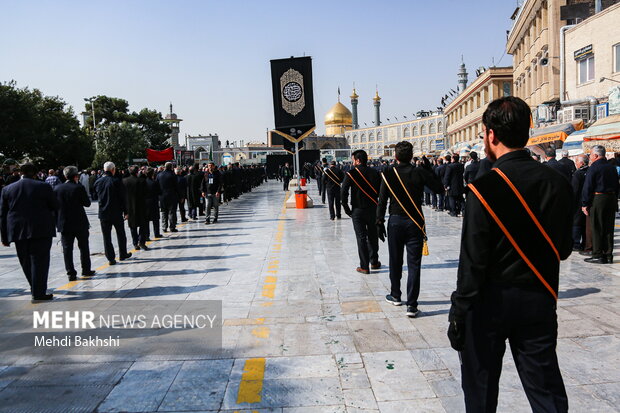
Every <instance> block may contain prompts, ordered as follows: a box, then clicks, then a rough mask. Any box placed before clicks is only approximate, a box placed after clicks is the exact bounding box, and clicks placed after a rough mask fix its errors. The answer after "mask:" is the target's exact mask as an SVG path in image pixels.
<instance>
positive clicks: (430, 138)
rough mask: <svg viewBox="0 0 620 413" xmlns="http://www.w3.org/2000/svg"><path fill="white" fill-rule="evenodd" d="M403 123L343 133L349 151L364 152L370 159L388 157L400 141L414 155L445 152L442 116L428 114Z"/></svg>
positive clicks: (440, 114)
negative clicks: (409, 144) (411, 146)
mask: <svg viewBox="0 0 620 413" xmlns="http://www.w3.org/2000/svg"><path fill="white" fill-rule="evenodd" d="M428 115H429V116H424V117H418V118H416V119H412V120H409V121H406V122H398V123H390V124H386V125H381V126H378V127H371V128H361V129H353V130H350V131H347V132H345V137H346V139H347V142H348V143H349V146H350V147H351V149H352V150H356V149H364V150H365V151H366V152H367V153H368V155H369V156H370V157H371V158H374V159H377V158H379V157H381V156H392V155H393V154H394V153H393V152H394V149H393V148H394V146H395V145H396V144H397V143H398V142H400V141H403V140H406V141H409V142H411V144H412V145H413V151H414V154H416V155H418V156H419V155H422V154H432V153H435V152H436V151H441V150H443V149H444V148H445V141H444V130H445V119H444V115H443V114H442V113H428Z"/></svg>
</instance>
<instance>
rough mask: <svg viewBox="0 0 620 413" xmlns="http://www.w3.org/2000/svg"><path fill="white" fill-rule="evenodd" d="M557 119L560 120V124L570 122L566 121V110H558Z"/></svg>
mask: <svg viewBox="0 0 620 413" xmlns="http://www.w3.org/2000/svg"><path fill="white" fill-rule="evenodd" d="M557 119H558V123H564V122H569V121H566V120H564V110H558V113H557Z"/></svg>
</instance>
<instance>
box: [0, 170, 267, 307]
mask: <svg viewBox="0 0 620 413" xmlns="http://www.w3.org/2000/svg"><path fill="white" fill-rule="evenodd" d="M265 179H266V176H265V168H264V167H263V166H262V165H261V166H257V165H251V166H240V165H239V164H238V163H237V164H234V165H228V166H227V167H219V168H218V167H217V166H216V165H215V163H213V162H211V163H209V164H208V165H203V167H200V166H199V165H198V164H196V165H193V166H191V167H180V166H179V167H175V165H173V163H172V162H167V163H166V164H165V165H162V166H160V167H158V168H152V167H147V166H142V167H138V166H130V167H129V168H127V169H126V170H117V168H116V166H115V165H114V163H112V162H106V163H105V164H104V165H103V169H102V170H101V171H83V172H82V173H80V172H79V171H78V169H77V168H76V167H75V166H67V167H63V168H62V170H61V171H60V172H58V171H55V170H53V169H52V170H49V171H48V172H47V173H45V172H44V171H37V170H36V169H35V166H34V165H33V164H31V163H26V164H24V165H22V166H21V167H20V168H19V169H17V168H16V169H15V170H13V171H11V172H10V173H8V174H7V176H3V177H2V181H1V187H0V188H1V190H2V193H1V199H0V232H1V238H2V244H3V245H4V246H9V245H10V244H11V243H14V244H15V248H16V250H17V256H18V259H19V262H20V265H21V267H22V270H23V271H24V274H25V276H26V279H27V280H28V283H29V284H30V287H31V293H32V301H33V302H39V301H47V300H51V299H53V295H52V294H47V278H48V273H49V266H50V250H51V246H52V238H54V237H55V236H56V231H58V232H60V240H61V244H62V248H63V257H64V263H65V269H66V272H67V276H68V278H69V281H75V280H76V279H77V270H76V268H75V265H74V262H73V245H74V242H75V241H77V245H78V249H79V251H80V263H81V269H82V276H84V277H90V276H92V275H94V274H95V271H93V270H92V268H91V260H90V248H89V227H90V225H89V221H88V218H87V216H86V211H85V209H84V208H87V207H89V206H90V205H91V201H97V203H98V218H99V221H100V225H101V232H102V235H103V243H104V251H105V256H106V258H107V260H108V264H109V265H115V264H116V258H117V255H116V252H115V250H114V245H113V243H112V228H114V230H115V232H116V238H117V242H118V250H119V254H118V259H119V260H120V261H123V260H125V259H127V258H129V257H131V255H132V254H131V252H128V249H127V236H126V233H125V221H127V225H128V227H129V230H130V235H131V242H132V245H133V247H134V248H135V249H136V250H140V249H144V250H148V249H149V247H148V246H147V242H148V241H149V240H150V239H151V238H150V237H151V231H150V229H151V226H152V229H153V236H154V237H155V238H161V237H162V232H164V233H165V232H178V230H177V228H176V227H177V216H179V217H180V219H181V222H186V221H188V220H200V219H202V218H200V217H204V223H205V224H207V225H211V224H215V223H217V221H218V215H219V206H220V204H221V203H222V202H229V201H230V200H232V199H236V198H238V197H239V196H240V195H241V194H243V193H245V192H251V191H252V189H253V188H255V187H257V186H259V185H260V184H261V183H262V182H263V181H264V180H265ZM160 218H161V221H160Z"/></svg>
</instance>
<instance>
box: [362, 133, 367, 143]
mask: <svg viewBox="0 0 620 413" xmlns="http://www.w3.org/2000/svg"><path fill="white" fill-rule="evenodd" d="M362 142H366V134H365V133H362Z"/></svg>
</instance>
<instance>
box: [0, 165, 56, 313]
mask: <svg viewBox="0 0 620 413" xmlns="http://www.w3.org/2000/svg"><path fill="white" fill-rule="evenodd" d="M21 173H22V179H20V180H19V181H17V182H15V183H12V184H11V185H7V186H5V187H4V188H3V189H2V195H1V196H0V198H1V199H0V237H1V238H2V245H4V246H5V247H8V246H9V245H10V244H11V242H14V243H15V249H16V251H17V258H18V259H19V264H20V265H21V267H22V270H23V271H24V275H25V276H26V279H27V280H28V284H30V291H31V293H32V302H38V301H47V300H51V299H52V298H53V295H52V294H47V277H48V274H49V267H50V249H51V248H52V238H53V237H54V236H55V235H56V231H55V229H54V216H53V214H54V212H55V211H56V209H58V201H57V200H56V197H55V196H54V192H53V191H52V187H51V186H50V185H48V184H46V183H44V182H40V181H37V180H36V178H35V176H36V174H37V170H36V168H35V167H34V165H33V164H31V163H26V164H24V165H23V166H22V167H21Z"/></svg>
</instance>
